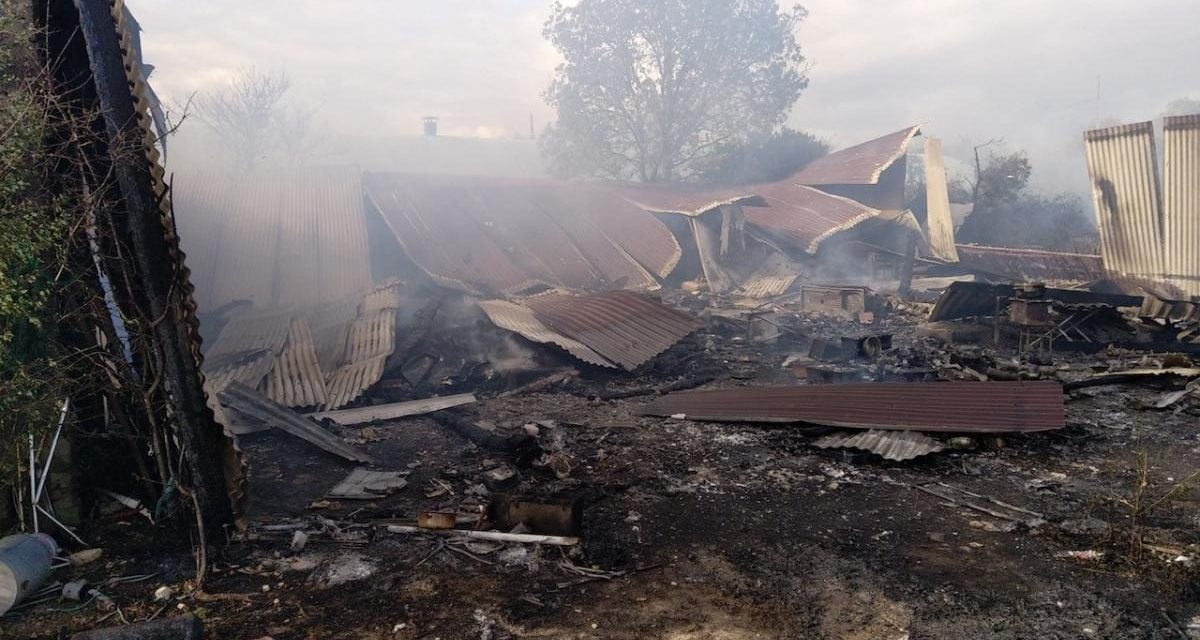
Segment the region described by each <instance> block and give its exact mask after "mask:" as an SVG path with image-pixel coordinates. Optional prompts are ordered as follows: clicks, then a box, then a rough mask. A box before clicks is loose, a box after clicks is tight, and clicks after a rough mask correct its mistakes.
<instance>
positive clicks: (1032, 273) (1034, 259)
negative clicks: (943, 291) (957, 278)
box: [958, 244, 1104, 282]
mask: <svg viewBox="0 0 1200 640" xmlns="http://www.w3.org/2000/svg"><path fill="white" fill-rule="evenodd" d="M958 257H959V266H961V267H962V268H963V269H965V270H967V271H972V272H977V273H985V274H990V275H995V276H1002V277H1005V278H1011V279H1013V280H1073V281H1078V282H1091V281H1093V280H1100V279H1102V278H1103V277H1104V264H1103V262H1102V261H1101V260H1100V256H1098V255H1094V254H1086V253H1066V252H1060V251H1042V250H1040V249H1013V248H1010V247H985V246H981V245H969V244H960V245H958Z"/></svg>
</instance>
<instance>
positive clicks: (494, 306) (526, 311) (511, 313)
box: [479, 300, 614, 367]
mask: <svg viewBox="0 0 1200 640" xmlns="http://www.w3.org/2000/svg"><path fill="white" fill-rule="evenodd" d="M479 306H480V308H482V309H483V312H484V313H486V314H487V316H488V319H490V320H491V321H492V323H493V324H495V325H496V326H497V327H500V328H501V329H507V330H508V331H512V332H514V333H519V334H521V335H522V336H524V337H525V338H526V339H528V340H532V341H534V342H537V343H541V344H553V345H557V346H559V347H562V348H563V349H565V350H566V351H567V353H570V354H571V355H573V356H575V357H576V358H579V359H580V360H583V361H584V362H587V363H589V364H594V365H597V366H601V367H612V366H614V365H613V364H612V363H611V362H609V361H608V360H605V359H604V356H601V355H600V354H598V353H596V352H595V351H592V350H591V349H590V348H588V346H587V345H585V344H583V343H582V342H579V341H578V340H572V339H571V338H568V337H567V336H564V335H562V334H560V333H557V332H555V331H552V330H550V329H549V328H548V327H546V325H544V324H542V322H541V321H540V320H538V319H537V318H536V317H535V316H534V315H533V310H532V309H530V308H529V307H524V306H521V305H519V304H516V303H513V302H509V301H507V300H484V301H481V302H480V303H479Z"/></svg>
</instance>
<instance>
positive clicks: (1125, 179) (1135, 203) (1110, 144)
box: [1084, 122, 1164, 278]
mask: <svg viewBox="0 0 1200 640" xmlns="http://www.w3.org/2000/svg"><path fill="white" fill-rule="evenodd" d="M1084 146H1085V147H1086V150H1087V161H1088V174H1089V176H1090V179H1091V182H1092V197H1093V199H1094V200H1095V204H1096V215H1097V218H1098V220H1099V226H1100V254H1101V255H1102V256H1103V257H1104V266H1105V268H1106V269H1107V270H1108V271H1110V272H1113V273H1114V274H1116V275H1120V276H1134V277H1148V278H1161V277H1162V274H1163V233H1164V216H1163V207H1162V196H1161V194H1160V193H1159V182H1158V164H1157V155H1156V152H1155V147H1154V125H1153V124H1152V123H1150V122H1139V123H1136V124H1126V125H1120V126H1116V127H1109V128H1107V129H1094V130H1092V131H1087V132H1085V133H1084Z"/></svg>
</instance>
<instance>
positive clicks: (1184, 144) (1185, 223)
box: [1163, 115, 1200, 297]
mask: <svg viewBox="0 0 1200 640" xmlns="http://www.w3.org/2000/svg"><path fill="white" fill-rule="evenodd" d="M1163 196H1164V203H1163V204H1164V213H1165V214H1166V227H1165V229H1164V230H1163V231H1164V234H1165V240H1166V245H1165V246H1164V247H1163V268H1164V272H1165V274H1166V275H1167V277H1168V279H1169V280H1170V282H1172V283H1173V284H1175V285H1176V286H1178V287H1179V288H1180V289H1183V291H1184V292H1185V293H1186V294H1187V295H1189V296H1197V297H1200V115H1189V116H1175V117H1170V116H1168V117H1166V118H1163Z"/></svg>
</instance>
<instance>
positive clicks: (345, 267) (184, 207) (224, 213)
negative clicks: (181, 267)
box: [174, 167, 371, 309]
mask: <svg viewBox="0 0 1200 640" xmlns="http://www.w3.org/2000/svg"><path fill="white" fill-rule="evenodd" d="M174 185H175V187H174V195H175V199H174V203H175V217H176V220H177V221H178V225H179V229H180V234H181V236H182V238H183V242H184V245H185V247H184V248H185V249H186V250H187V251H188V254H189V255H190V256H194V258H193V259H192V260H190V261H191V262H193V263H194V267H193V271H194V273H195V276H194V277H195V280H196V295H197V297H198V298H199V301H200V304H201V306H202V308H204V309H214V308H216V307H218V306H220V305H223V304H225V303H227V302H231V301H233V300H251V301H253V302H254V303H255V305H256V307H258V308H260V309H261V308H270V307H309V306H315V305H318V304H321V303H324V302H329V301H332V300H335V299H337V298H339V297H342V296H344V295H346V293H347V292H352V291H358V290H361V289H364V288H366V287H368V286H370V284H371V268H370V255H369V250H368V246H367V230H366V219H365V217H364V212H363V193H362V183H361V179H360V173H359V171H358V169H356V168H354V167H322V168H310V169H292V170H288V171H282V170H281V171H273V172H263V173H256V174H247V175H242V176H229V175H222V174H211V173H197V174H185V175H180V176H178V177H176V178H175V181H174Z"/></svg>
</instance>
